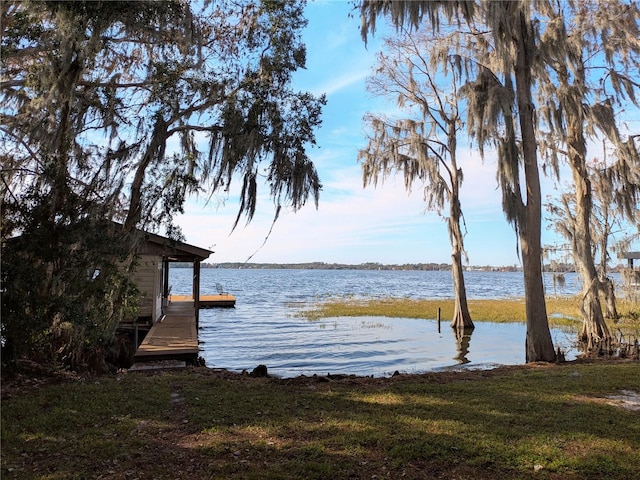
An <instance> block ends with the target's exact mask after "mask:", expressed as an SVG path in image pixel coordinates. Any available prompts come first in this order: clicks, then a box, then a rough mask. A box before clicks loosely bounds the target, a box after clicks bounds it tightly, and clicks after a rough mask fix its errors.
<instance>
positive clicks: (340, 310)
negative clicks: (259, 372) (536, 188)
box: [297, 297, 639, 326]
mask: <svg viewBox="0 0 640 480" xmlns="http://www.w3.org/2000/svg"><path fill="white" fill-rule="evenodd" d="M579 302H580V299H579V298H578V297H550V298H547V299H546V306H547V312H548V315H549V323H550V324H551V325H553V326H562V325H568V326H577V325H580V324H581V323H582V317H581V314H580V307H579ZM468 304H469V311H470V313H471V318H472V319H473V321H474V322H476V321H477V322H484V321H488V322H496V323H502V322H524V321H525V320H526V315H525V304H524V299H521V298H512V299H486V300H484V299H482V300H481V299H473V300H469V301H468ZM438 308H440V314H441V319H442V321H443V322H448V321H450V319H451V318H452V317H453V309H454V300H453V299H438V300H424V299H409V298H384V299H353V298H338V297H334V298H332V299H330V300H326V301H324V302H319V303H316V304H313V305H311V306H307V307H306V308H303V309H301V310H300V311H299V312H298V313H297V315H299V316H302V317H307V318H309V319H313V320H315V319H319V318H326V317H351V316H378V317H390V318H400V317H401V318H424V319H435V318H436V317H437V312H438ZM638 308H639V307H638V305H637V304H636V303H634V302H630V301H626V300H624V299H623V300H618V310H619V312H620V313H621V315H622V316H623V317H624V318H629V319H632V318H633V316H634V315H633V312H635V311H636V310H637V309H638ZM633 323H635V322H633V321H631V322H623V323H622V324H623V325H627V324H633Z"/></svg>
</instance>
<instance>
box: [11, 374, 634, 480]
mask: <svg viewBox="0 0 640 480" xmlns="http://www.w3.org/2000/svg"><path fill="white" fill-rule="evenodd" d="M638 372H639V367H638V364H637V363H635V364H615V365H589V364H588V365H566V366H562V367H557V366H554V367H538V368H522V369H506V370H504V371H498V372H464V373H449V374H427V375H416V376H400V377H394V378H390V379H355V378H352V377H347V378H344V379H342V380H340V381H326V380H327V379H319V378H315V379H314V378H308V379H305V378H298V379H291V380H277V379H253V378H248V377H243V376H232V375H230V376H226V377H225V378H219V377H218V376H216V375H213V374H211V373H210V372H208V371H206V370H199V369H196V370H192V371H188V372H182V373H171V374H162V375H154V376H144V375H137V374H136V375H133V374H130V375H127V376H124V377H119V378H121V380H119V381H118V380H117V379H114V378H105V379H102V380H100V383H99V384H97V385H96V384H93V383H87V384H83V385H81V384H73V385H68V384H63V385H58V386H52V387H47V388H44V389H40V390H37V391H34V392H32V395H31V396H30V397H29V399H27V398H16V397H14V398H11V399H9V400H8V401H3V405H2V407H3V408H2V417H3V422H2V434H3V435H2V438H3V442H2V458H3V478H48V479H53V478H98V477H99V476H100V477H101V478H112V479H125V478H127V479H128V478H167V479H169V478H190V479H200V478H203V479H204V478H256V479H257V478H274V479H275V478H373V477H374V476H375V477H376V478H400V477H404V478H437V477H444V478H451V477H457V478H473V479H476V480H482V479H485V478H486V479H489V478H574V479H579V478H596V477H597V478H603V479H606V478H611V479H613V478H615V479H625V478H628V479H631V478H637V472H638V471H639V470H640V453H638V449H637V445H638V444H640V421H639V420H638V413H636V412H629V411H625V410H623V409H619V408H616V407H613V406H609V405H605V404H602V403H601V402H597V401H590V400H589V399H591V398H593V397H598V396H602V395H605V394H609V393H615V392H617V391H619V390H622V389H632V390H634V389H635V390H636V391H640V378H639V375H638Z"/></svg>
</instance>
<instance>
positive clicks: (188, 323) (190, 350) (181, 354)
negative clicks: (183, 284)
mask: <svg viewBox="0 0 640 480" xmlns="http://www.w3.org/2000/svg"><path fill="white" fill-rule="evenodd" d="M166 312H167V313H166V315H165V317H164V319H163V320H162V321H160V322H157V323H154V324H153V326H152V327H151V329H150V330H149V333H147V335H146V337H145V338H144V340H143V342H142V343H141V344H140V346H139V347H138V350H137V351H136V353H135V355H134V362H148V361H157V360H187V361H190V360H197V358H198V330H197V328H196V315H195V307H194V304H193V302H179V303H175V304H173V305H169V306H168V307H167V310H166Z"/></svg>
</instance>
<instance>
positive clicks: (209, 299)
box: [169, 293, 236, 308]
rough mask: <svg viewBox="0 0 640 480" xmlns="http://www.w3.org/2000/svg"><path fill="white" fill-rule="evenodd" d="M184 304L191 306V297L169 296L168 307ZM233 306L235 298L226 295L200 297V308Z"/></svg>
mask: <svg viewBox="0 0 640 480" xmlns="http://www.w3.org/2000/svg"><path fill="white" fill-rule="evenodd" d="M185 302H187V303H191V304H193V297H192V296H191V295H169V305H175V304H181V303H185ZM235 306H236V297H234V296H233V295H230V294H228V293H221V294H219V295H200V308H216V307H224V308H231V307H235Z"/></svg>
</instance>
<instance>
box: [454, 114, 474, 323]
mask: <svg viewBox="0 0 640 480" xmlns="http://www.w3.org/2000/svg"><path fill="white" fill-rule="evenodd" d="M456 120H457V117H456V118H453V119H450V120H449V122H448V124H447V128H448V135H447V136H448V138H447V144H448V150H449V161H450V163H451V168H450V169H449V170H448V171H449V177H450V178H449V180H450V182H451V192H450V197H449V222H448V224H447V226H448V229H449V241H450V242H451V274H452V275H453V291H454V296H455V305H454V309H453V318H452V319H451V327H452V328H455V329H458V330H459V329H463V330H472V329H474V328H475V326H474V325H473V321H472V320H471V314H470V313H469V306H468V305H467V289H466V287H465V284H464V269H463V268H462V253H463V252H464V239H463V235H462V229H461V228H460V222H461V220H462V207H461V206H460V186H461V185H462V170H458V161H457V158H456V148H457V138H456Z"/></svg>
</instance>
